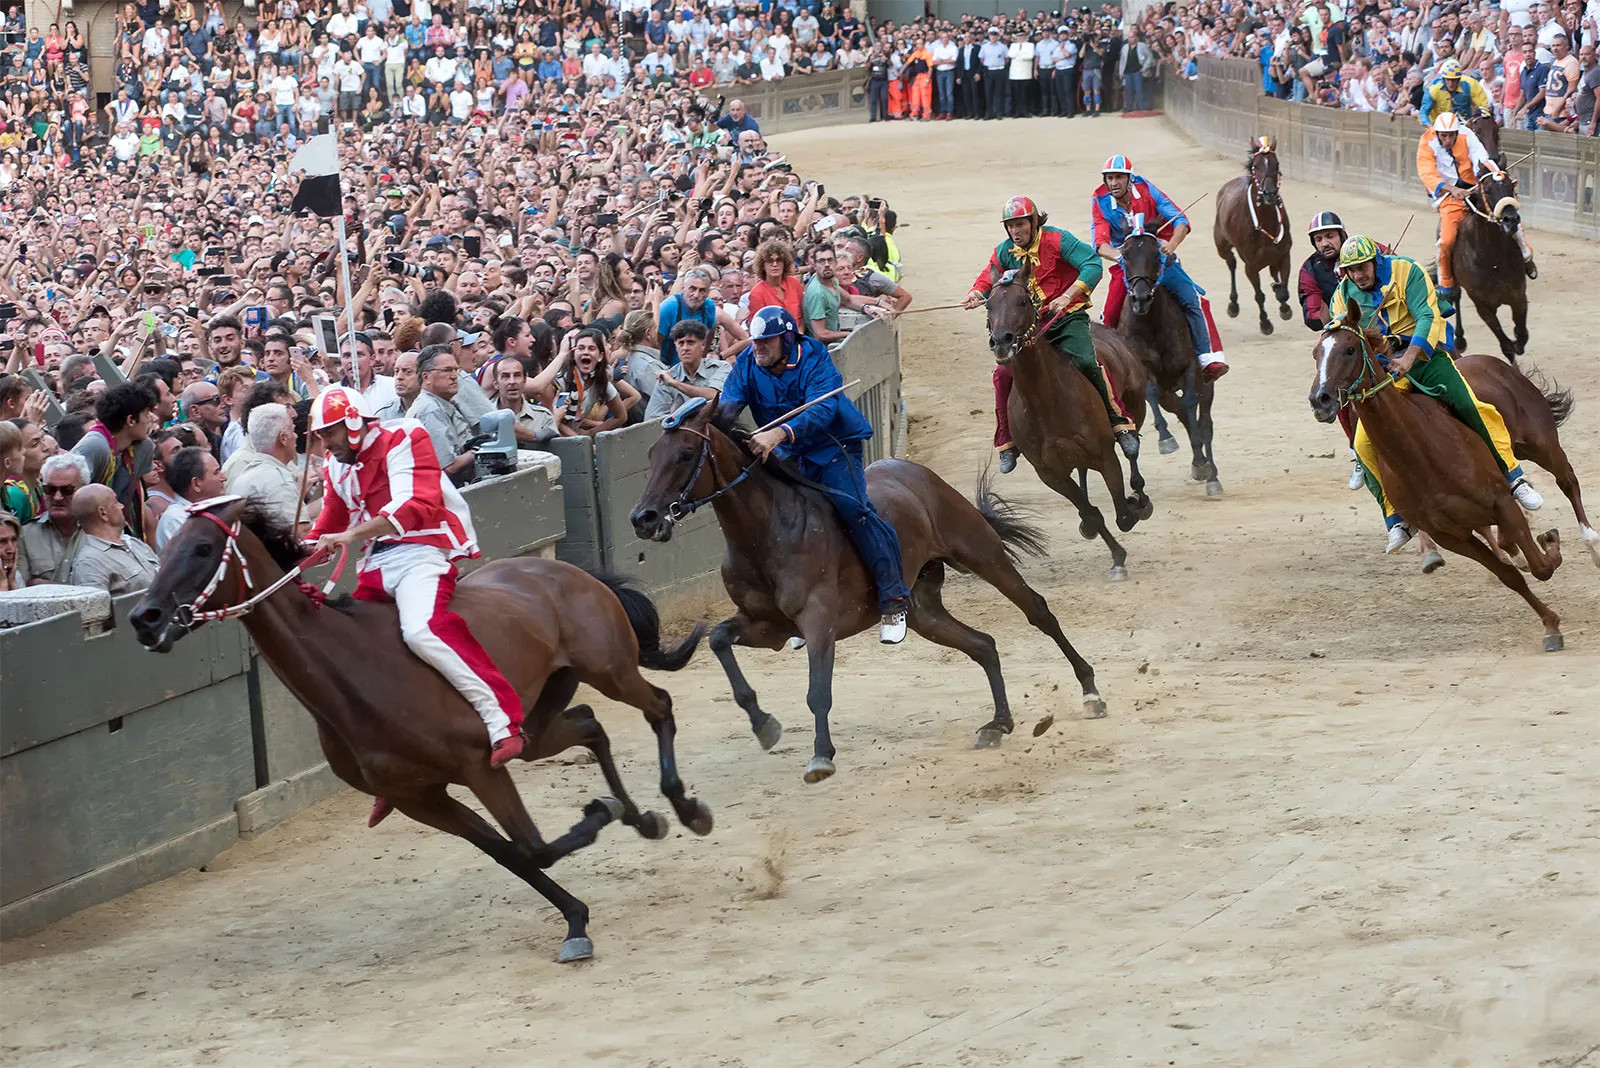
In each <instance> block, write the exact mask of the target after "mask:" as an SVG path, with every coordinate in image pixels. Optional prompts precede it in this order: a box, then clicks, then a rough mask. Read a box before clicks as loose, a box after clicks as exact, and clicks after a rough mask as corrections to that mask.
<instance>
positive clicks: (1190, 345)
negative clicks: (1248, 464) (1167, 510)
mask: <svg viewBox="0 0 1600 1068" xmlns="http://www.w3.org/2000/svg"><path fill="white" fill-rule="evenodd" d="M1165 265H1166V261H1165V259H1164V258H1163V256H1162V252H1161V244H1160V242H1159V241H1157V240H1156V237H1155V235H1154V234H1147V233H1137V234H1133V235H1132V236H1130V237H1129V238H1128V239H1127V240H1126V241H1124V242H1123V243H1122V277H1123V279H1124V281H1125V282H1126V284H1127V287H1128V298H1127V300H1128V302H1127V306H1126V307H1125V308H1124V309H1123V313H1122V321H1121V322H1120V323H1118V325H1117V329H1118V330H1119V331H1120V332H1121V334H1122V336H1123V338H1124V339H1125V340H1126V341H1127V342H1128V345H1129V347H1130V348H1131V349H1132V350H1133V352H1134V353H1135V355H1137V356H1138V357H1139V359H1140V360H1141V361H1142V362H1143V363H1144V366H1145V370H1147V371H1148V372H1149V374H1150V381H1151V385H1152V386H1153V387H1154V393H1155V397H1156V400H1157V402H1158V403H1159V404H1160V405H1161V407H1163V408H1165V409H1166V410H1167V411H1169V412H1171V413H1172V414H1173V415H1175V416H1177V417H1178V418H1179V419H1182V420H1183V425H1184V427H1185V429H1186V430H1187V431H1188V432H1189V449H1190V452H1191V457H1190V461H1189V477H1190V478H1192V479H1193V480H1194V481H1196V482H1203V483H1205V487H1206V496H1207V497H1216V496H1219V495H1221V493H1222V482H1221V480H1219V479H1218V478H1217V461H1216V453H1215V450H1214V449H1213V446H1212V439H1213V437H1214V436H1215V427H1214V426H1213V425H1212V422H1211V402H1212V400H1213V399H1214V398H1215V396H1216V383H1215V382H1213V381H1212V380H1210V379H1208V378H1206V376H1205V375H1204V374H1202V373H1201V372H1200V357H1199V356H1198V355H1196V353H1195V351H1194V338H1193V335H1191V334H1190V333H1189V323H1188V320H1186V319H1185V318H1184V316H1183V306H1182V305H1180V304H1179V303H1178V300H1177V298H1176V297H1174V296H1173V295H1172V294H1171V293H1169V292H1167V289H1166V287H1165V286H1163V285H1161V284H1160V281H1161V272H1162V269H1163V268H1164V267H1165Z"/></svg>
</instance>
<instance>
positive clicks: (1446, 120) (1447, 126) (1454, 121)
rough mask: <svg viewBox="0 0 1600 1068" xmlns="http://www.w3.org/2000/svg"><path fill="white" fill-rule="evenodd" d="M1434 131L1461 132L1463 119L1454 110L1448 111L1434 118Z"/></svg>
mask: <svg viewBox="0 0 1600 1068" xmlns="http://www.w3.org/2000/svg"><path fill="white" fill-rule="evenodd" d="M1433 132H1434V133H1460V132H1461V120H1460V118H1458V117H1457V116H1456V113H1455V112H1453V111H1446V112H1444V113H1443V114H1442V115H1440V116H1438V117H1437V118H1435V119H1434V120H1433Z"/></svg>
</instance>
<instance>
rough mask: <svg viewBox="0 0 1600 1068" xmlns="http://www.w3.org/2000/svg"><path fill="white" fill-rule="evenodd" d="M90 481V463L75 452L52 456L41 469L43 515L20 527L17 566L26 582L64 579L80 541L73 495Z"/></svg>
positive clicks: (40, 488)
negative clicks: (19, 547)
mask: <svg viewBox="0 0 1600 1068" xmlns="http://www.w3.org/2000/svg"><path fill="white" fill-rule="evenodd" d="M90 481H91V479H90V477H89V462H88V461H87V460H85V459H84V458H83V457H82V456H80V455H78V454H77V453H70V452H68V453H60V454H58V455H56V456H51V457H49V458H48V459H46V460H45V462H44V466H43V467H42V468H40V471H39V490H40V493H41V494H42V495H43V497H44V508H45V514H44V515H42V516H40V517H39V518H38V519H36V520H34V521H33V522H31V523H29V524H28V525H27V526H26V527H25V528H23V531H22V562H21V564H20V565H19V568H18V569H19V570H21V571H26V573H27V575H28V584H29V585H31V586H37V585H40V584H42V583H46V582H62V581H64V580H65V579H66V577H67V572H68V570H69V569H70V568H69V561H70V560H71V559H72V554H73V553H74V552H75V551H76V550H77V542H78V540H79V539H78V521H77V519H76V518H74V517H73V514H72V498H73V497H74V496H75V495H76V494H77V492H78V490H80V489H82V488H83V487H84V486H86V485H88V484H89V482H90Z"/></svg>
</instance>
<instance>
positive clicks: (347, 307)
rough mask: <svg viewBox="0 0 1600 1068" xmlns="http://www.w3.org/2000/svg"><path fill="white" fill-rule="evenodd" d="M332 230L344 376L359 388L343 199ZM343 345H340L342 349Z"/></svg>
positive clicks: (353, 296) (354, 313)
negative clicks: (345, 352)
mask: <svg viewBox="0 0 1600 1068" xmlns="http://www.w3.org/2000/svg"><path fill="white" fill-rule="evenodd" d="M333 232H334V234H335V235H336V236H337V237H338V239H339V280H340V281H341V282H342V283H343V284H344V318H345V323H346V325H347V329H346V331H345V337H346V339H348V341H349V343H350V369H349V371H348V373H347V374H346V376H345V377H346V378H348V379H349V381H350V382H352V383H354V384H355V387H356V391H357V392H360V390H361V376H360V374H359V372H358V371H357V369H356V299H355V297H356V295H355V291H354V290H352V289H351V288H350V257H349V256H348V255H346V253H345V234H344V201H343V200H342V199H341V200H340V202H339V214H338V215H335V216H334V218H333ZM343 347H344V346H342V345H341V346H340V349H341V350H342V349H343Z"/></svg>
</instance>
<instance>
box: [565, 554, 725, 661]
mask: <svg viewBox="0 0 1600 1068" xmlns="http://www.w3.org/2000/svg"><path fill="white" fill-rule="evenodd" d="M589 574H590V575H591V576H593V577H594V578H596V579H598V580H599V581H600V582H601V583H602V584H603V585H604V586H605V588H606V589H608V590H610V591H611V593H612V596H614V597H616V599H617V601H618V602H619V603H620V604H621V605H622V611H623V612H624V613H626V614H627V617H628V626H630V627H632V628H633V636H634V637H635V638H637V639H638V641H639V666H640V667H644V668H650V669H652V670H654V671H677V670H678V669H680V668H682V667H683V666H684V665H686V664H687V663H689V659H690V657H692V656H694V651H695V648H696V647H697V646H699V644H700V639H701V638H703V637H705V633H706V624H705V623H704V622H700V623H696V624H695V626H694V630H692V631H690V632H689V636H688V637H687V638H685V639H683V641H681V642H679V643H678V644H677V645H676V646H675V647H674V648H671V649H663V648H661V614H660V613H659V612H657V611H656V606H655V604H654V602H652V601H651V600H650V598H649V597H648V596H646V595H645V592H644V591H643V590H641V589H639V587H638V585H637V584H635V583H634V581H633V580H632V579H627V578H623V577H622V576H621V575H613V574H610V573H608V572H604V571H590V572H589Z"/></svg>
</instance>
